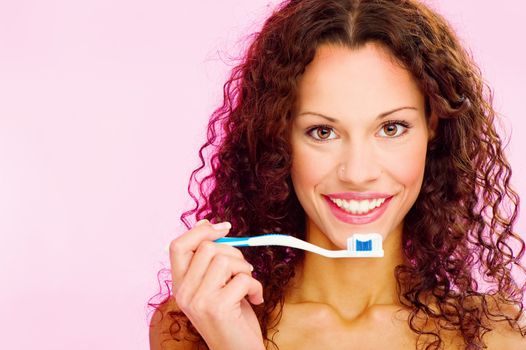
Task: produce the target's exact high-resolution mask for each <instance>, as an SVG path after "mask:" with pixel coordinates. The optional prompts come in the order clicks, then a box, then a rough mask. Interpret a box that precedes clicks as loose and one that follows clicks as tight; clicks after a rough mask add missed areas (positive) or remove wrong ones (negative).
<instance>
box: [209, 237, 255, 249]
mask: <svg viewBox="0 0 526 350" xmlns="http://www.w3.org/2000/svg"><path fill="white" fill-rule="evenodd" d="M214 242H215V243H224V244H228V245H230V246H232V247H249V246H250V245H249V244H248V238H246V237H223V238H219V239H216V240H215V241H214Z"/></svg>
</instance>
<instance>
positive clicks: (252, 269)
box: [249, 264, 254, 272]
mask: <svg viewBox="0 0 526 350" xmlns="http://www.w3.org/2000/svg"><path fill="white" fill-rule="evenodd" d="M249 265H250V272H252V271H254V266H252V264H249Z"/></svg>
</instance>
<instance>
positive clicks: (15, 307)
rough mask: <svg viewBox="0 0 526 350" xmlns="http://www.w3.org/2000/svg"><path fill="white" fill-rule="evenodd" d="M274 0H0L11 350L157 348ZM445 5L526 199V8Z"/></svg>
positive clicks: (5, 311) (6, 310)
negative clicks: (154, 340) (183, 240)
mask: <svg viewBox="0 0 526 350" xmlns="http://www.w3.org/2000/svg"><path fill="white" fill-rule="evenodd" d="M276 3H277V1H264V0H258V1H256V0H251V1H245V0H221V1H212V0H206V1H203V0H202V1H199V2H193V1H192V2H191V1H187V2H182V1H168V0H159V1H144V0H143V1H140V0H126V1H124V0H91V1H68V0H49V1H36V0H17V1H7V0H5V1H1V2H0V282H1V290H0V310H1V312H0V330H1V334H2V336H1V337H0V348H3V349H10V350H17V349H33V348H38V349H54V350H57V349H58V350H62V349H73V348H74V349H77V350H81V349H90V350H92V349H145V348H148V345H147V344H148V335H147V334H148V333H147V317H146V302H147V300H148V298H149V297H150V296H152V295H153V294H155V293H156V291H157V280H156V273H157V271H158V270H159V269H160V268H162V267H163V266H166V265H167V257H166V253H165V252H164V249H165V247H166V246H167V245H168V243H169V242H170V240H171V239H172V238H174V237H175V236H176V234H177V233H180V232H181V230H182V225H181V224H180V223H179V220H178V218H179V215H180V213H181V211H182V210H183V209H186V208H187V207H188V205H189V204H190V203H191V202H190V200H189V198H188V196H187V195H186V186H187V180H188V176H189V174H190V172H191V170H192V169H193V168H194V167H195V166H196V164H197V156H196V155H197V150H198V146H199V145H200V144H201V143H202V141H203V138H204V130H205V129H204V128H205V125H206V122H207V118H208V115H209V114H210V113H211V112H212V110H213V108H214V107H215V106H217V105H218V104H219V103H221V100H220V97H221V96H222V95H221V91H222V90H221V89H222V83H223V80H224V79H225V76H226V72H227V70H228V68H230V67H229V66H228V65H226V64H225V63H224V62H223V60H228V58H229V57H230V56H232V55H236V54H237V53H238V51H237V43H236V40H237V39H239V38H240V37H241V36H242V35H244V34H247V33H248V32H250V31H252V30H255V29H257V28H258V25H259V24H260V23H261V21H262V19H263V16H264V15H265V14H266V13H267V12H268V10H269V6H272V5H273V4H276ZM431 3H432V4H433V5H434V6H435V7H437V8H438V9H439V10H440V11H441V12H442V13H443V14H445V15H446V17H447V18H449V19H450V21H451V23H452V24H453V25H454V26H455V27H456V28H457V30H458V31H459V34H460V36H461V37H462V38H463V39H464V41H465V42H466V43H468V45H469V46H470V47H471V48H472V50H473V53H474V55H475V57H476V58H477V60H478V62H480V65H481V67H482V69H483V72H484V73H485V75H486V78H487V80H488V81H489V82H490V84H491V85H492V86H493V87H494V91H495V105H496V107H497V109H498V110H499V111H500V112H501V113H502V114H503V116H504V121H505V122H504V127H505V128H506V129H507V130H508V131H509V130H511V129H512V130H513V135H512V138H511V142H510V146H509V148H508V155H509V157H510V159H511V163H512V165H513V171H514V184H515V186H516V188H517V189H518V191H519V193H520V194H521V195H522V198H523V200H526V180H524V179H526V168H525V165H524V162H520V161H519V159H520V157H521V156H520V150H521V149H524V148H525V147H526V138H524V137H521V136H522V135H524V134H525V133H526V122H525V118H524V116H523V113H524V108H523V103H524V101H526V94H525V91H526V89H525V88H524V82H525V81H526V68H525V66H524V62H526V50H525V49H524V47H523V45H522V44H520V43H522V42H523V34H521V33H525V32H526V28H525V25H524V23H525V22H524V18H523V16H522V14H523V13H524V10H526V5H524V2H523V1H522V0H513V1H512V0H508V1H506V2H505V3H506V6H505V7H497V6H496V5H495V3H494V2H483V1H478V0H470V1H467V0H463V1H456V0H447V1H446V0H435V1H432V2H431ZM522 157H523V156H522ZM517 228H518V230H519V231H521V232H525V230H526V222H525V220H524V219H523V218H521V219H519V224H518V227H517Z"/></svg>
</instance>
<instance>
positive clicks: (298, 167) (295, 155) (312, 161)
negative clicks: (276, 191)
mask: <svg viewBox="0 0 526 350" xmlns="http://www.w3.org/2000/svg"><path fill="white" fill-rule="evenodd" d="M331 162H332V160H331V159H330V157H328V156H327V155H323V154H319V153H318V152H314V151H313V150H312V149H309V147H308V146H305V145H301V147H297V146H296V147H295V145H292V168H291V177H292V182H293V184H294V188H295V190H296V193H298V196H299V197H301V194H300V193H301V192H303V191H306V190H308V189H312V188H314V187H315V186H317V185H318V184H319V183H320V182H321V181H322V179H323V178H324V177H325V176H326V175H327V172H328V171H330V168H331V164H332V163H331Z"/></svg>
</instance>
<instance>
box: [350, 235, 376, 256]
mask: <svg viewBox="0 0 526 350" xmlns="http://www.w3.org/2000/svg"><path fill="white" fill-rule="evenodd" d="M347 250H348V251H349V252H352V253H353V256H354V257H364V258H365V257H383V256H384V250H383V247H382V235H381V234H379V233H354V234H353V235H352V236H351V237H349V238H347Z"/></svg>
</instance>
